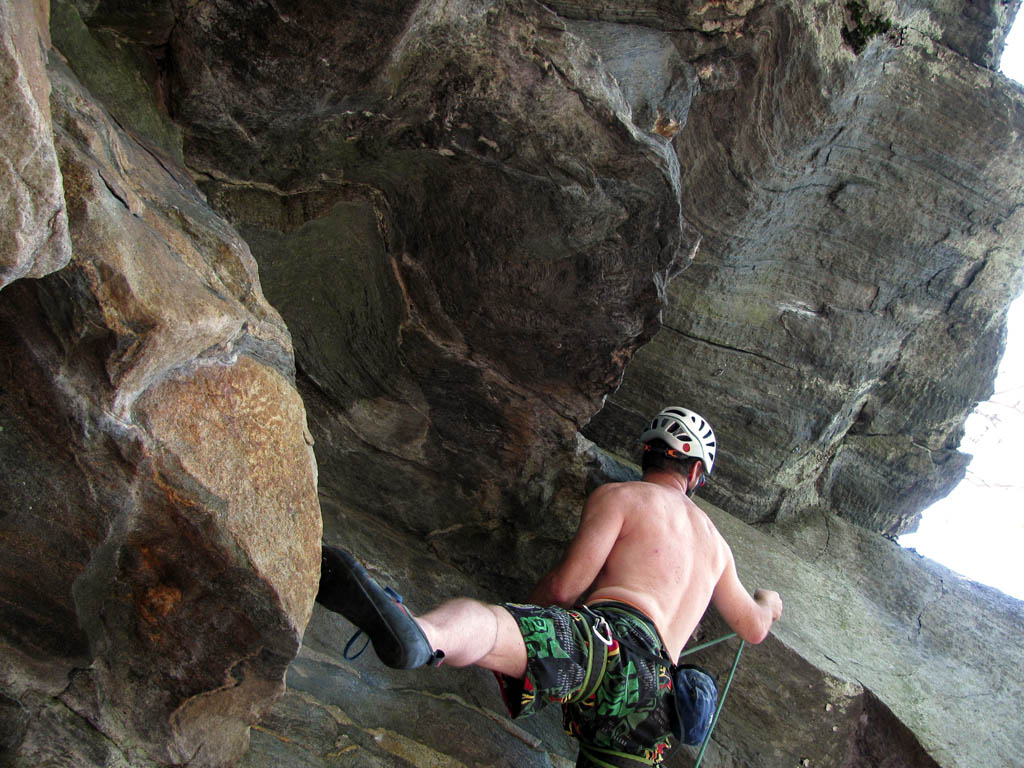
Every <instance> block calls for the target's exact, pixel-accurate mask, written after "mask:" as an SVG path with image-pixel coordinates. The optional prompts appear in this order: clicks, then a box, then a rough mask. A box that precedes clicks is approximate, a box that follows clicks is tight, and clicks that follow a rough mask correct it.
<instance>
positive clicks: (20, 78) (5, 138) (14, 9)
mask: <svg viewBox="0 0 1024 768" xmlns="http://www.w3.org/2000/svg"><path fill="white" fill-rule="evenodd" d="M47 10H48V9H47V5H46V4H45V3H36V2H32V3H30V2H21V3H4V5H3V7H2V8H0V92H2V93H3V94H4V108H3V114H2V115H0V202H2V209H3V214H2V217H0V288H3V287H4V286H5V285H7V284H8V283H10V282H11V281H12V280H16V279H18V278H19V277H42V276H43V275H45V274H48V273H49V272H52V271H54V270H56V269H60V268H61V267H62V266H64V265H65V264H66V263H67V261H68V259H69V258H70V254H71V246H70V243H69V241H68V223H67V213H66V210H65V207H64V199H63V197H62V195H61V179H60V170H59V169H58V167H57V157H56V154H55V153H54V149H53V131H52V130H51V128H50V109H49V97H50V84H49V81H48V80H47V78H46V72H45V65H44V60H45V50H46V47H47V45H48V42H49V33H48V27H47Z"/></svg>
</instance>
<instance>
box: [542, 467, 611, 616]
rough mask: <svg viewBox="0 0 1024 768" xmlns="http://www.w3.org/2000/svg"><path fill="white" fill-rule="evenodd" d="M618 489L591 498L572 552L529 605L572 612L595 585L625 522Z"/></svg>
mask: <svg viewBox="0 0 1024 768" xmlns="http://www.w3.org/2000/svg"><path fill="white" fill-rule="evenodd" d="M614 488H615V486H614V485H613V484H610V485H603V486H601V487H600V488H598V489H597V490H595V491H594V492H593V493H591V494H590V496H589V497H588V498H587V502H586V504H584V505H583V513H582V515H581V516H580V527H579V529H578V530H577V531H576V535H575V536H574V537H573V540H572V543H570V544H569V549H568V550H566V553H565V556H564V557H563V558H562V560H561V562H559V563H558V565H556V566H555V567H554V568H552V569H551V570H550V571H549V572H548V573H547V574H546V575H545V576H544V578H542V579H541V580H540V582H539V583H538V584H537V586H536V587H535V588H534V590H533V592H531V593H530V597H529V602H531V603H533V604H535V605H560V606H562V607H563V608H571V607H572V606H573V605H575V604H576V601H577V600H579V598H580V596H581V595H582V594H583V593H584V592H586V591H587V589H588V588H589V587H590V585H591V584H593V583H594V579H596V578H597V575H598V574H599V573H600V572H601V568H603V567H604V563H605V560H607V559H608V554H609V553H610V552H611V551H612V547H614V546H615V542H616V541H617V540H618V538H619V533H620V532H621V531H622V522H623V520H624V519H625V514H624V510H623V509H622V507H621V505H620V504H616V503H615V502H614V496H615V493H614Z"/></svg>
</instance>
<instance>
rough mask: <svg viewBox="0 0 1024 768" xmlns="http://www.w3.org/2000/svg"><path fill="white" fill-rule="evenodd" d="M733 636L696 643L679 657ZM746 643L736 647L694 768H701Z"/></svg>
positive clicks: (732, 634) (734, 634) (733, 634)
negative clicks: (734, 655)
mask: <svg viewBox="0 0 1024 768" xmlns="http://www.w3.org/2000/svg"><path fill="white" fill-rule="evenodd" d="M733 637H736V633H735V632H730V633H729V634H728V635H723V636H722V637H720V638H718V639H717V640H710V641H708V642H706V643H701V644H700V645H695V646H694V647H693V648H689V649H687V650H685V651H683V652H682V653H681V654H679V657H680V658H682V657H683V656H686V655H688V654H691V653H696V652H697V651H701V650H704V649H705V648H709V647H710V646H712V645H717V644H718V643H721V642H722V641H724V640H729V639H730V638H733ZM744 645H746V642H745V641H743V640H740V647H739V648H737V649H736V658H735V659H734V660H733V662H732V669H731V670H730V671H729V679H728V680H726V681H725V688H723V689H722V698H721V699H719V700H718V707H717V708H716V709H715V717H714V719H712V721H711V727H710V728H709V729H708V735H707V736H705V737H704V743H703V744H701V745H700V752H698V753H697V762H696V763H694V764H693V768H700V763H701V761H702V760H703V759H704V752H705V750H707V748H708V744H709V743H710V742H711V734H712V733H714V732H715V726H716V725H718V716H719V715H721V714H722V707H723V706H725V697H726V696H727V695H728V693H729V686H730V685H732V679H733V677H734V676H735V675H736V667H738V666H739V664H740V654H741V653H743V646H744Z"/></svg>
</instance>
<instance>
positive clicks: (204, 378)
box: [0, 0, 1024, 768]
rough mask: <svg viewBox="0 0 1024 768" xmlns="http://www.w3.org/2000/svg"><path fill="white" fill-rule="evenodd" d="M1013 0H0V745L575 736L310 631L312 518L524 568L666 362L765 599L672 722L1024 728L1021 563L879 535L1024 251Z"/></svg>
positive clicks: (725, 755)
mask: <svg viewBox="0 0 1024 768" xmlns="http://www.w3.org/2000/svg"><path fill="white" fill-rule="evenodd" d="M8 5H11V4H8ZM371 6H372V7H371ZM1015 7H1016V5H1015V4H1013V3H1010V4H1007V5H1005V6H1004V5H1002V4H999V3H990V4H988V5H984V4H982V5H978V4H976V3H975V4H970V5H965V4H963V3H958V2H955V1H954V0H950V2H948V3H943V4H937V3H929V4H927V5H926V6H924V5H914V4H912V3H910V2H903V3H897V4H891V3H890V4H886V5H884V6H882V5H880V4H877V5H868V4H866V3H860V2H850V3H836V4H832V5H829V4H820V3H819V4H814V3H806V2H803V1H802V0H794V2H785V3H757V2H754V1H751V2H725V3H716V4H703V5H701V4H691V5H680V4H678V3H666V2H659V1H654V2H646V3H645V2H641V3H614V2H607V3H599V4H595V3H579V2H572V1H571V0H554V1H553V2H551V3H545V4H540V3H536V2H533V1H532V0H515V1H513V2H502V3H495V2H488V1H487V0H446V1H445V2H441V0H420V1H419V2H414V1H413V0H394V1H393V2H388V3H375V4H366V3H361V4H339V3H333V2H326V1H324V2H298V1H297V0H275V2H262V0H258V1H257V2H250V3H244V4H241V3H232V2H222V1H221V0H214V1H213V2H202V3H196V2H189V1H187V0H143V2H135V3H129V2H123V0H53V2H52V5H51V7H50V8H49V13H48V14H47V8H46V7H45V4H44V3H39V4H31V3H21V4H17V7H13V6H12V7H10V8H9V7H8V6H4V8H3V10H2V11H0V35H2V52H0V77H2V78H4V79H3V83H4V84H5V86H6V85H7V84H10V86H11V87H10V88H6V87H5V94H7V93H10V94H12V96H11V97H7V96H6V95H5V99H6V101H5V110H4V114H3V117H2V118H0V120H3V121H5V122H4V128H5V130H4V136H3V139H0V141H2V142H3V143H2V144H0V146H3V155H4V159H5V167H7V168H9V169H16V170H11V171H10V177H11V179H12V180H14V181H15V182H17V184H13V185H9V186H8V185H5V186H4V189H5V190H12V191H10V192H5V193H6V194H10V195H15V197H12V198H11V200H12V201H14V202H13V203H12V204H10V205H8V206H6V207H5V212H6V213H5V222H4V225H3V229H2V230H0V231H2V233H3V234H2V235H0V237H2V238H4V243H7V242H10V243H13V244H14V245H13V246H12V247H10V248H8V247H7V246H6V245H5V246H4V248H3V249H2V250H3V253H2V254H0V259H6V260H8V261H3V262H2V263H0V270H3V271H2V272H0V275H3V283H2V285H3V288H2V292H0V325H2V327H3V328H2V333H0V346H2V354H0V382H2V383H0V403H2V408H0V455H2V457H3V459H2V460H3V464H4V472H3V476H2V478H0V538H2V542H3V546H2V547H0V572H2V574H3V578H2V579H0V590H2V591H0V628H2V629H0V643H2V646H3V651H2V653H0V765H11V766H16V767H17V768H27V766H37V765H75V766H128V765H131V766H156V765H196V766H214V765H216V766H221V765H225V766H226V765H231V764H238V765H243V766H246V768H267V767H268V766H277V765H288V766H316V767H317V768H319V767H321V766H322V767H325V768H326V767H327V766H338V765H352V766H389V767H390V766H395V765H414V766H451V767H453V768H455V767H457V766H516V767H517V768H518V767H520V766H555V767H557V768H563V767H564V766H569V765H572V764H573V763H574V761H575V746H574V744H573V743H572V741H571V740H570V739H568V737H566V736H565V735H564V734H562V733H561V729H560V723H559V718H558V715H557V713H556V712H554V711H549V712H548V713H546V714H544V715H543V716H540V717H537V718H534V719H532V720H528V721H523V722H516V723H512V722H509V721H508V720H507V719H506V718H505V717H504V715H503V708H502V705H501V703H500V700H499V698H498V695H497V692H496V690H495V687H494V683H493V680H492V679H491V677H490V676H489V675H487V674H484V673H482V672H479V671H474V670H460V671H444V672H437V671H435V670H423V671H419V672H413V673H404V674H399V673H394V672H392V671H390V670H387V669H386V668H384V667H382V666H381V665H380V664H379V663H378V662H377V661H376V660H375V659H373V658H372V654H367V655H366V656H364V657H361V658H360V659H359V660H358V661H355V662H351V661H348V660H345V659H344V658H343V656H342V648H343V647H344V645H345V642H346V641H347V639H348V635H349V634H350V632H351V631H352V628H351V627H350V626H349V625H348V624H347V623H346V622H344V621H343V620H341V619H340V618H339V617H337V616H335V615H333V614H328V613H326V612H324V611H322V610H320V609H317V610H315V611H313V610H312V607H311V606H312V597H313V594H314V592H315V588H316V582H317V576H318V566H317V562H318V560H317V550H318V546H319V541H320V538H321V534H323V536H324V537H325V538H326V539H327V540H329V541H331V542H333V543H337V544H341V545H343V546H346V547H348V548H349V549H351V550H352V551H354V552H355V553H357V554H358V555H359V556H360V557H361V558H363V559H364V560H365V561H366V562H367V564H368V566H369V567H370V570H371V571H372V572H373V573H374V574H375V575H377V576H378V577H379V578H380V579H381V581H382V582H384V583H387V584H392V585H394V586H396V587H397V588H399V589H400V591H402V592H403V594H404V595H405V598H406V601H407V603H408V604H409V605H410V606H411V608H412V610H414V611H421V610H424V609H426V608H428V607H430V606H431V605H432V604H433V603H435V602H437V601H438V600H440V599H441V598H442V597H445V596H447V595H452V594H468V595H471V596H475V597H480V598H483V599H510V598H511V599H521V598H522V597H524V596H525V594H526V591H527V590H528V589H529V587H530V586H532V583H533V582H534V581H535V580H536V579H537V578H538V577H539V576H540V575H541V574H542V573H543V571H544V570H545V569H546V568H547V567H549V566H550V565H551V564H552V562H553V561H554V559H555V558H556V557H558V555H559V553H560V551H561V549H562V547H563V546H564V544H565V542H566V541H567V540H568V539H569V537H570V536H571V535H572V532H573V530H574V527H575V525H576V522H577V519H578V512H579V507H580V505H581V503H582V500H583V498H584V494H585V492H586V491H588V490H589V489H591V488H592V487H593V486H594V485H596V484H597V483H600V482H605V481H608V480H610V479H623V478H629V477H632V476H633V473H634V472H635V469H634V468H633V467H631V466H629V464H628V462H629V460H630V459H631V458H632V457H633V455H634V453H635V449H636V447H637V446H636V437H637V435H638V434H639V432H640V431H641V430H642V428H643V426H644V424H645V422H646V421H647V420H648V419H649V418H650V416H651V415H652V414H653V413H654V412H656V411H657V410H658V409H659V408H660V407H662V406H663V405H665V404H668V403H672V402H678V403H684V404H687V405H691V406H692V407H695V408H697V409H699V410H700V411H701V412H702V413H704V414H705V415H706V416H707V417H708V418H709V419H710V420H711V421H712V423H713V424H714V426H715V428H716V430H717V431H718V434H719V437H720V442H721V444H722V451H721V453H720V458H719V461H718V464H717V466H716V471H715V475H714V478H713V482H712V484H711V485H710V486H709V487H708V488H707V491H706V492H704V493H705V495H706V497H707V498H708V499H709V501H710V502H712V503H714V504H715V505H716V506H715V507H710V506H709V510H710V511H711V514H712V515H713V517H714V519H715V520H716V522H717V523H718V525H719V526H720V527H721V528H722V530H723V532H725V533H726V535H727V537H728V538H729V539H730V541H731V542H732V545H733V548H734V550H735V552H736V553H737V559H738V561H739V563H740V569H741V574H742V576H743V578H744V580H745V582H746V583H747V584H748V586H750V587H751V588H753V587H758V586H765V587H774V588H777V589H779V590H780V591H781V592H782V593H783V598H784V600H785V601H786V614H785V616H784V618H783V620H782V622H780V624H779V625H778V626H777V629H776V632H775V633H774V634H773V636H772V637H771V638H770V639H769V640H768V641H767V642H766V643H765V644H764V645H762V646H760V647H757V648H748V649H747V650H746V651H745V652H744V660H743V661H742V663H741V667H740V673H739V674H740V677H739V678H738V680H737V682H736V684H735V685H734V688H733V690H732V691H731V692H730V697H729V702H728V705H727V707H726V710H725V714H724V716H723V719H722V721H721V723H720V725H719V730H718V731H717V735H716V744H715V745H713V746H712V748H711V750H710V751H709V753H708V754H707V755H706V757H705V761H704V763H703V765H705V766H707V768H724V767H725V766H728V767H729V768H739V767H740V766H743V767H744V768H749V767H757V766H765V767H766V768H767V767H770V768H775V767H776V766H780V767H781V766H793V765H807V766H808V767H810V766H834V767H835V768H859V767H860V766H865V768H866V767H867V766H878V765H902V766H915V767H917V766H920V767H922V768H932V767H933V766H942V768H953V767H955V768H975V767H976V766H979V765H986V766H987V765H1014V764H1018V763H1020V762H1021V761H1022V760H1024V757H1022V755H1021V753H1020V747H1019V745H1020V744H1021V743H1022V742H1024V738H1022V737H1024V734H1022V733H1021V725H1020V723H1018V722H1016V720H1017V719H1019V718H1016V719H1015V718H1014V716H1013V715H1014V713H1015V712H1016V711H1017V709H1018V707H1017V702H1018V701H1019V699H1020V697H1021V694H1022V693H1024V691H1021V690H1020V683H1019V681H1018V680H1017V679H1016V677H1015V676H1014V670H1015V669H1016V668H1018V666H1019V662H1020V659H1019V658H1018V657H1019V652H1018V651H1017V650H1015V648H1016V645H1019V644H1015V642H1014V638H1015V637H1017V636H1019V634H1020V630H1021V629H1022V627H1024V618H1022V615H1021V611H1020V605H1019V603H1016V602H1013V601H1009V600H1007V599H1003V598H1001V597H999V596H998V595H996V594H995V593H993V592H991V591H989V590H985V589H981V588H977V587H975V586H972V585H967V584H964V583H961V582H959V581H958V580H957V579H956V577H954V576H953V575H952V574H949V573H947V572H945V571H943V570H942V569H939V568H937V567H935V566H931V565H928V564H923V563H921V562H919V561H918V559H917V558H915V557H914V556H913V555H911V554H908V553H904V552H900V551H899V550H898V549H897V548H896V547H895V546H894V545H893V544H892V543H891V542H888V541H886V540H885V538H884V537H883V536H881V535H880V534H887V535H892V534H895V533H898V532H900V531H902V530H906V529H908V528H910V527H912V526H913V525H914V521H915V520H916V516H917V514H918V513H919V511H920V509H921V508H922V507H923V506H924V505H925V504H926V503H927V502H928V501H930V500H931V499H933V498H935V497H936V496H938V495H941V494H942V493H944V492H945V491H946V490H947V489H948V488H950V487H951V486H952V485H953V484H954V483H955V482H956V481H957V480H958V479H959V478H960V476H962V474H963V470H964V466H965V463H966V457H964V456H963V455H961V454H960V453H958V451H957V450H956V448H957V444H958V442H959V436H960V434H961V431H962V424H963V421H964V419H965V417H966V414H967V413H968V412H969V411H970V410H971V408H972V406H973V404H974V402H975V401H977V400H978V399H980V398H982V397H984V396H985V395H986V394H987V392H988V391H989V390H990V388H991V382H992V379H993V375H994V369H995V364H996V360H997V358H998V356H999V354H1000V351H1001V347H1002V338H1003V333H1004V330H1003V328H1004V316H1005V310H1006V306H1007V304H1008V302H1009V300H1010V298H1011V297H1013V296H1014V295H1015V294H1016V293H1018V292H1019V291H1020V288H1021V284H1022V269H1021V251H1022V247H1024V213H1022V210H1024V208H1022V206H1021V197H1022V187H1024V182H1022V180H1024V160H1022V158H1024V153H1022V151H1021V149H1022V147H1021V144H1020V142H1021V138H1020V137H1021V136H1022V135H1024V97H1022V94H1021V91H1020V89H1019V88H1018V87H1016V86H1014V85H1013V84H1010V83H1009V82H1007V81H1006V80H1004V79H1003V78H1001V77H1000V76H998V75H997V74H995V73H994V72H993V71H992V69H991V67H993V66H994V64H995V62H996V60H997V58H998V54H999V51H1000V49H1001V47H1002V41H1003V39H1004V37H1005V32H1006V28H1007V22H1008V20H1009V19H1010V18H1011V17H1012V16H1013V15H1014V13H1015ZM47 16H49V19H50V29H49V34H48V33H47V30H46V28H45V20H46V18H47ZM49 37H52V46H53V47H52V49H51V50H50V51H49V57H48V60H47V59H46V58H45V57H44V53H43V51H44V50H45V48H46V46H47V45H48V42H47V41H48V38H49ZM40 41H41V42H40ZM8 101H9V103H10V107H9V108H6V107H7V103H8ZM55 161H56V162H55ZM58 164H59V165H58ZM58 168H59V170H58ZM19 185H20V186H19ZM21 278H33V279H21ZM307 424H308V427H307ZM313 438H315V441H314V439H313ZM313 444H315V450H316V461H315V462H314V459H313V453H312V450H313V449H312V448H311V445H313ZM720 509H722V510H727V511H728V513H731V515H734V516H735V517H732V516H730V514H726V513H725V512H721V511H719V510H720ZM321 511H322V521H321ZM746 523H756V524H757V525H756V527H752V526H750V525H747V524H746ZM307 622H308V629H307ZM720 629H721V627H720V624H719V623H717V620H716V618H715V617H714V616H709V617H707V619H706V621H705V622H704V623H703V625H702V627H701V628H700V629H699V630H698V633H697V635H698V637H699V638H704V637H710V636H713V635H714V633H715V632H717V631H719V630H720ZM733 648H734V647H730V646H728V645H723V646H716V647H715V648H714V649H713V650H710V651H708V652H706V653H705V655H704V656H702V658H701V663H704V664H706V665H708V666H709V667H711V668H712V669H713V671H715V672H716V674H719V675H720V676H723V675H724V673H725V672H726V670H727V667H728V665H729V664H730V663H731V659H732V653H733V652H734V649H733ZM286 670H287V683H288V686H287V691H286V692H284V694H283V695H282V692H283V690H284V688H283V685H282V682H283V678H284V675H285V671H286ZM1018 677H1019V676H1018ZM953 691H955V693H951V692H953ZM275 701H276V702H277V703H276V704H275V703H274V702H275ZM992 734H995V735H992ZM247 745H249V749H248V750H246V746H247ZM692 761H693V752H692V751H689V750H686V749H679V750H677V751H676V752H675V753H674V754H673V755H672V756H671V757H670V758H669V760H668V765H675V766H686V765H690V764H692Z"/></svg>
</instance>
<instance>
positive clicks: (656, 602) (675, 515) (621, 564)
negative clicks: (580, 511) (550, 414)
mask: <svg viewBox="0 0 1024 768" xmlns="http://www.w3.org/2000/svg"><path fill="white" fill-rule="evenodd" d="M592 498H593V499H594V503H595V504H607V505H609V506H613V507H616V508H617V509H618V510H619V514H621V516H622V527H621V529H620V531H619V536H618V538H617V539H616V541H615V544H614V546H613V547H612V549H611V552H609V554H608V557H607V559H606V560H605V563H604V567H603V568H602V569H601V571H600V573H599V574H598V576H597V578H596V579H595V580H594V583H593V585H592V586H591V588H590V589H589V590H588V594H587V596H586V598H585V601H586V602H596V601H598V600H600V599H608V598H610V599H614V600H621V601H623V602H626V603H630V604H632V605H634V606H635V607H637V608H639V609H640V610H642V611H643V612H644V613H646V614H647V615H648V616H650V617H651V619H653V620H654V624H655V626H657V627H658V630H659V631H660V632H661V637H662V640H664V642H665V647H666V649H667V650H668V651H669V653H670V655H671V657H672V658H676V657H677V656H678V655H679V653H680V651H682V649H683V645H684V644H685V643H686V640H687V638H688V637H689V636H690V635H691V634H692V633H693V630H694V628H695V627H696V626H697V622H699V621H700V617H701V616H702V615H703V613H704V610H705V609H706V607H707V605H708V602H709V601H710V600H711V595H712V593H713V591H714V589H715V584H717V583H718V579H719V577H720V576H721V575H722V571H723V570H724V569H725V564H726V561H727V558H728V547H727V546H726V543H725V540H724V539H723V538H722V537H721V535H720V534H719V533H718V531H717V530H716V529H715V526H714V525H713V524H712V522H711V520H710V519H708V516H707V515H706V514H705V513H704V512H703V511H702V510H701V509H700V508H699V507H698V506H697V505H696V504H694V503H693V502H692V501H690V499H688V498H687V497H686V495H685V494H683V493H682V492H680V491H679V490H678V489H676V488H667V487H665V486H662V485H658V484H656V483H652V482H643V481H640V482H630V483H616V484H611V485H605V486H603V487H602V488H600V489H598V491H597V492H595V494H594V496H593V497H592Z"/></svg>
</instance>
